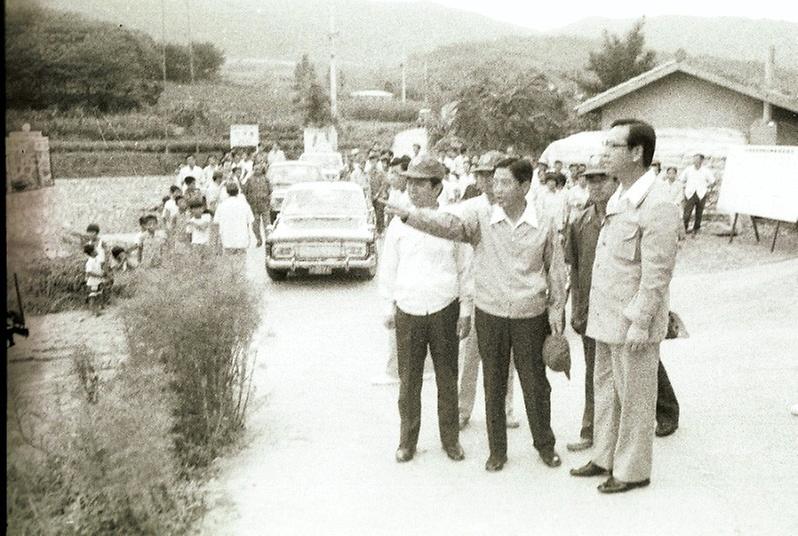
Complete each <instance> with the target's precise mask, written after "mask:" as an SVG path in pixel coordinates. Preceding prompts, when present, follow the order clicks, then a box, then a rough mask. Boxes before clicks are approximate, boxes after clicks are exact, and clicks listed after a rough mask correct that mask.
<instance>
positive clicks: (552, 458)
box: [539, 450, 562, 467]
mask: <svg viewBox="0 0 798 536" xmlns="http://www.w3.org/2000/svg"><path fill="white" fill-rule="evenodd" d="M539 454H540V459H541V460H543V463H545V464H546V465H548V466H549V467H559V466H560V465H562V461H561V460H560V456H559V455H558V454H557V453H556V452H554V451H553V450H544V451H542V452H540V453H539Z"/></svg>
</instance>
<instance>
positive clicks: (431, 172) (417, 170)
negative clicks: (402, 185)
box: [402, 156, 446, 180]
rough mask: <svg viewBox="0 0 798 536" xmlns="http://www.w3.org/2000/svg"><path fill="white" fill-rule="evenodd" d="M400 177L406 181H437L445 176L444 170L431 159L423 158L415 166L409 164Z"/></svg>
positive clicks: (438, 163) (441, 165) (442, 166)
mask: <svg viewBox="0 0 798 536" xmlns="http://www.w3.org/2000/svg"><path fill="white" fill-rule="evenodd" d="M402 175H404V176H405V177H407V178H408V179H438V180H443V177H445V176H446V168H445V167H444V165H443V164H441V163H440V162H438V161H437V160H435V159H434V158H432V157H429V156H427V157H424V158H422V159H421V161H420V162H418V163H416V164H410V165H409V166H408V167H407V171H404V172H402Z"/></svg>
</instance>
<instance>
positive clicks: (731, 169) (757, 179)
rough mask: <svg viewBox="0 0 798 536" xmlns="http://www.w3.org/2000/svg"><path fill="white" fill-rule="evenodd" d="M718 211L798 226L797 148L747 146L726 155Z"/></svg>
mask: <svg viewBox="0 0 798 536" xmlns="http://www.w3.org/2000/svg"><path fill="white" fill-rule="evenodd" d="M718 210H720V211H723V212H729V213H735V214H737V213H739V214H748V215H751V216H759V217H762V218H770V219H774V220H781V221H786V222H798V147H796V146H792V145H746V146H743V147H735V148H734V149H732V150H731V151H729V156H728V158H727V159H726V169H725V170H724V172H723V183H722V184H721V187H720V195H719V196H718Z"/></svg>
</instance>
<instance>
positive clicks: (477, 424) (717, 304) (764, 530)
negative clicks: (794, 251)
mask: <svg viewBox="0 0 798 536" xmlns="http://www.w3.org/2000/svg"><path fill="white" fill-rule="evenodd" d="M261 260H262V250H257V251H255V250H253V251H251V254H250V257H249V259H248V262H249V265H250V266H249V267H250V269H251V270H250V271H251V273H252V274H253V277H254V279H255V280H256V281H257V282H258V284H259V285H263V292H264V294H265V305H264V315H265V326H264V329H263V333H262V336H261V337H260V338H259V340H258V342H257V344H258V345H259V348H260V349H261V356H260V358H259V359H260V361H259V366H258V368H257V374H256V379H255V383H256V385H257V389H258V393H257V399H256V408H255V410H254V411H253V413H252V415H251V417H250V421H249V422H250V425H249V440H248V445H247V446H246V448H244V450H243V451H242V452H240V453H239V454H237V455H236V456H233V457H230V458H228V459H225V460H222V461H221V463H220V474H219V478H218V480H215V481H213V482H212V483H211V485H210V491H211V497H212V503H213V504H212V506H213V508H212V511H211V512H210V513H209V514H208V516H207V517H206V519H205V521H204V523H203V524H202V531H203V532H204V533H205V534H214V535H215V534H219V535H227V534H230V535H246V534H252V535H262V534H280V535H282V534H346V535H349V534H451V533H456V534H488V533H490V534H615V535H640V534H647V535H657V534H662V535H675V534H679V535H692V534H695V535H699V534H701V535H703V534H712V535H733V534H741V535H749V534H767V535H782V534H783V535H795V534H798V507H796V505H798V418H796V417H793V416H791V415H790V413H789V408H790V406H791V405H792V404H794V403H796V402H798V336H796V332H795V331H794V330H791V329H790V327H792V328H795V326H796V325H798V322H796V319H798V260H792V261H787V262H779V263H773V264H770V265H764V266H760V267H755V268H747V269H744V270H740V271H736V272H725V273H722V274H713V275H686V276H681V277H678V278H677V279H675V280H674V284H673V290H672V304H673V308H674V310H676V311H678V312H679V313H680V314H681V316H682V317H683V318H684V320H685V322H686V324H687V327H688V329H689V330H690V332H691V335H692V338H690V339H687V340H679V341H669V342H667V343H665V344H663V356H664V360H665V362H666V365H667V367H668V371H669V373H670V376H671V381H672V382H673V385H674V388H675V390H676V393H677V395H678V397H679V400H680V403H681V406H682V418H681V427H680V428H679V430H678V431H677V432H676V434H675V435H673V436H671V437H668V438H663V439H657V440H656V443H655V459H654V472H653V475H652V485H651V486H650V487H648V488H647V489H644V490H635V491H633V492H631V493H627V494H623V495H618V496H604V495H601V494H599V493H598V492H597V491H596V489H595V487H596V485H597V484H599V482H600V479H587V480H585V479H576V478H573V477H570V476H569V475H568V468H569V467H574V466H577V465H581V464H582V463H583V462H585V461H586V460H587V457H588V456H587V455H586V454H573V453H569V452H567V451H566V449H565V443H566V442H568V441H571V440H573V439H575V438H576V437H577V435H578V431H579V424H580V416H581V406H582V382H581V378H583V376H584V366H583V362H582V355H581V344H578V343H577V340H576V339H575V338H574V336H573V333H571V334H570V336H571V338H572V341H571V342H572V344H571V347H572V349H573V351H574V352H573V354H574V355H573V357H574V369H573V370H572V373H573V374H572V378H573V380H572V381H570V382H568V381H567V380H566V378H565V377H564V376H563V375H553V374H550V380H551V383H552V425H553V428H554V431H555V434H556V435H557V440H558V449H559V452H560V454H561V456H562V458H563V466H562V467H560V468H558V469H549V468H547V467H546V466H545V465H543V463H542V462H541V461H540V460H539V459H538V458H537V455H536V453H535V451H534V450H533V448H532V441H531V437H530V434H529V429H528V427H526V426H523V427H521V428H520V429H517V430H511V431H509V451H508V454H509V463H508V464H507V465H506V466H505V469H504V471H502V472H501V473H496V474H491V473H486V472H485V471H484V469H483V465H484V462H485V459H486V458H487V441H486V435H485V424H484V423H485V419H484V404H483V403H482V400H481V399H482V395H481V394H480V396H479V398H478V402H477V407H476V408H475V412H474V416H473V418H472V424H471V426H470V427H469V428H467V429H466V430H465V431H464V432H463V433H462V435H461V442H462V444H463V446H464V448H465V451H466V460H465V461H463V462H460V463H455V462H451V461H450V460H449V459H448V458H446V456H445V454H444V453H443V451H442V450H441V449H440V446H439V440H438V437H437V426H436V421H435V402H434V401H435V387H434V384H432V383H431V382H430V384H429V385H425V387H424V391H423V405H424V406H423V415H422V430H421V436H420V439H419V449H420V452H419V454H418V455H417V457H416V459H415V460H414V461H413V462H411V463H409V464H401V465H400V464H397V463H396V462H395V461H394V459H393V455H394V450H395V448H396V446H397V441H398V430H399V422H398V421H399V418H398V412H397V408H396V399H397V391H398V387H396V386H383V387H377V386H372V385H371V384H370V382H369V379H370V378H371V377H372V376H374V375H375V374H378V373H379V372H380V371H381V370H382V368H383V367H384V364H385V345H386V342H385V341H386V336H387V334H386V331H385V330H384V329H383V328H382V327H381V324H380V322H379V312H380V307H379V302H378V299H377V292H376V281H375V282H370V283H363V282H357V281H349V280H347V279H344V278H338V279H333V280H330V279H324V278H321V279H312V280H307V279H306V280H297V281H289V282H286V283H282V284H279V285H274V284H270V283H262V281H264V279H265V274H264V273H263V268H262V267H261ZM790 322H792V326H790ZM480 389H481V388H480ZM516 392H517V393H519V394H520V389H517V391H516ZM515 405H516V415H519V416H520V415H523V409H522V408H523V406H522V402H521V400H520V397H517V398H516V401H515Z"/></svg>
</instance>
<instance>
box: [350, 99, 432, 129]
mask: <svg viewBox="0 0 798 536" xmlns="http://www.w3.org/2000/svg"><path fill="white" fill-rule="evenodd" d="M423 107H424V106H423V104H421V103H419V102H407V103H404V104H403V103H402V102H401V101H394V100H391V101H385V102H382V101H368V100H358V99H350V100H344V101H342V102H341V115H342V116H343V117H345V118H346V119H350V120H355V121H380V122H385V123H412V122H413V121H415V120H416V118H417V117H418V111H419V110H420V109H421V108H423Z"/></svg>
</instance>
